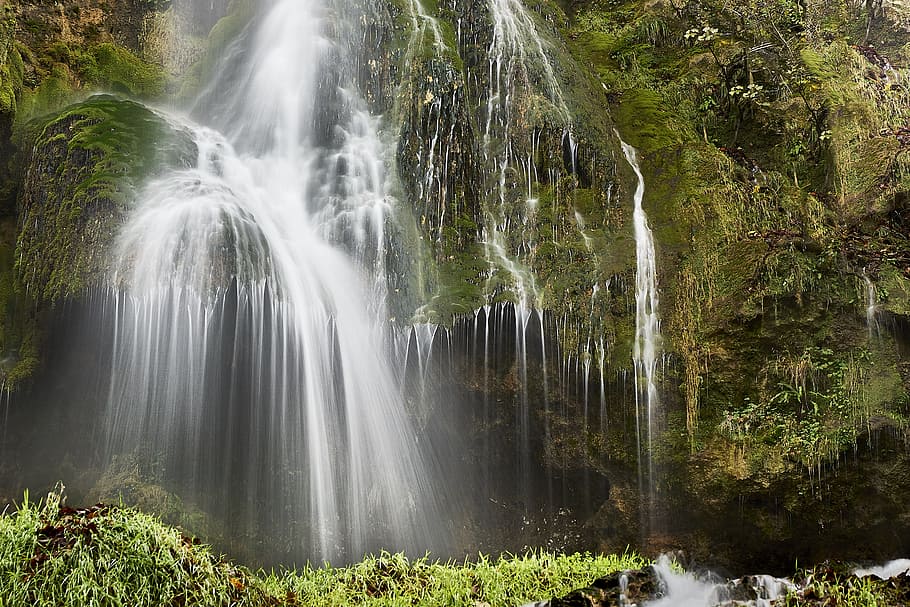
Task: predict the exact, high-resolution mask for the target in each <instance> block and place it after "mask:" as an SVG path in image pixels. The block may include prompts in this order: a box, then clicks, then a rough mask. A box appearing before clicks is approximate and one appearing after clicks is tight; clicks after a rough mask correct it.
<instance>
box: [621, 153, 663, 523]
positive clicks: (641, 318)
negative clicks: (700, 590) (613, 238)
mask: <svg viewBox="0 0 910 607" xmlns="http://www.w3.org/2000/svg"><path fill="white" fill-rule="evenodd" d="M620 142H621V144H622V149H623V152H624V153H625V156H626V160H627V161H628V162H629V165H631V167H632V170H633V171H635V176H636V177H637V178H638V184H637V186H636V188H635V196H634V198H635V211H634V214H633V223H634V227H635V260H636V273H635V343H634V345H633V350H632V359H633V362H634V364H635V386H636V390H635V399H636V400H635V406H636V419H637V420H642V409H643V410H644V426H645V427H644V439H645V443H646V444H645V445H644V450H643V451H642V446H641V445H640V446H639V452H640V453H641V455H642V457H641V458H640V460H639V461H640V462H641V461H642V460H644V462H645V463H646V467H647V475H648V488H649V489H648V494H649V495H648V497H649V507H650V509H651V511H652V514H653V508H654V501H655V498H656V496H655V483H654V480H655V479H654V465H653V458H652V449H653V441H654V434H655V426H656V421H657V412H658V407H659V406H660V395H659V393H658V389H657V360H658V356H657V353H658V349H659V347H660V316H659V314H658V312H659V301H658V294H657V255H656V253H655V250H654V235H653V234H652V233H651V228H650V227H649V226H648V216H647V214H646V213H645V210H644V208H643V207H642V201H643V200H644V195H645V178H644V176H643V175H642V173H641V168H640V167H639V165H638V156H637V154H636V151H635V148H633V147H632V146H630V145H629V144H627V143H626V142H624V141H620ZM638 423H639V426H640V425H641V421H639V422H638ZM641 434H642V433H641V431H639V436H640V437H641ZM640 474H641V471H640Z"/></svg>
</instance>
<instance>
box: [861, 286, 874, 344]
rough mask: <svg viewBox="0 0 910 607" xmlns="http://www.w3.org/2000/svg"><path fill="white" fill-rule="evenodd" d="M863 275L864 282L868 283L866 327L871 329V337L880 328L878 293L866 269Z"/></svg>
mask: <svg viewBox="0 0 910 607" xmlns="http://www.w3.org/2000/svg"><path fill="white" fill-rule="evenodd" d="M862 277H863V283H864V284H865V285H866V327H868V329H869V337H873V336H874V335H875V332H876V329H877V328H878V321H877V319H876V316H877V315H878V293H877V292H876V290H875V283H873V282H872V279H871V278H869V276H868V275H867V274H866V271H865V270H863V272H862Z"/></svg>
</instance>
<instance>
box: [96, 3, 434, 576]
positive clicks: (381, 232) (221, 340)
mask: <svg viewBox="0 0 910 607" xmlns="http://www.w3.org/2000/svg"><path fill="white" fill-rule="evenodd" d="M344 4H345V3H343V2H338V3H332V2H331V1H330V0H326V2H324V3H323V2H320V0H308V1H303V2H301V1H300V0H282V1H279V2H276V3H274V4H273V5H271V6H270V7H269V8H268V10H267V12H266V14H264V15H263V16H262V17H261V20H260V21H259V23H258V29H257V31H256V32H255V35H254V36H253V37H252V39H251V41H252V44H251V45H250V47H249V48H246V49H237V48H235V49H234V50H233V51H232V56H231V59H232V60H236V59H237V58H238V57H239V58H240V63H239V67H238V65H237V64H232V65H230V66H229V67H230V69H228V67H222V69H221V70H220V72H219V73H220V77H221V78H223V79H224V78H230V79H229V81H227V82H224V81H222V82H215V83H214V84H213V85H212V87H211V89H210V94H209V96H203V98H202V99H201V101H200V102H199V104H197V107H196V109H195V114H197V115H202V116H205V115H207V114H208V113H209V112H210V113H211V115H212V116H213V119H212V120H213V123H214V126H215V127H216V128H222V129H223V130H224V132H226V133H227V135H226V136H222V135H220V134H219V133H218V132H216V131H215V130H213V129H211V128H205V127H196V126H193V125H191V124H187V125H185V127H184V128H187V129H190V130H192V132H193V134H194V139H195V141H196V145H197V147H198V151H199V154H198V162H197V163H196V166H193V167H190V168H186V169H184V170H180V171H175V172H173V173H171V174H167V175H164V176H163V177H161V178H160V179H157V180H155V181H154V182H152V183H150V184H149V185H148V187H147V188H146V189H145V191H144V193H143V195H142V196H141V197H140V200H139V202H138V204H137V206H136V208H135V211H134V212H133V214H132V217H131V218H130V220H129V222H128V224H127V225H126V227H125V228H124V229H123V232H122V234H121V236H120V238H119V246H118V258H117V260H116V261H115V263H114V271H113V274H112V278H111V286H112V290H113V291H114V292H113V297H115V298H116V302H117V303H116V307H115V313H114V316H115V319H114V322H115V344H114V354H113V368H112V381H111V386H110V396H109V402H108V415H107V420H108V424H107V430H108V432H107V437H108V438H107V452H108V456H109V457H114V456H115V455H117V454H122V453H125V452H129V451H130V450H131V449H133V448H135V447H136V446H142V448H143V449H146V450H148V451H149V452H150V453H152V454H154V456H156V457H161V458H163V460H164V462H163V463H164V465H165V467H166V468H167V469H168V470H169V474H170V476H171V477H176V478H178V479H180V480H182V481H183V482H184V483H185V484H186V485H188V486H192V487H197V486H203V487H206V488H207V492H209V493H211V492H212V489H211V487H212V486H213V485H214V486H216V487H220V488H221V490H222V492H224V493H227V494H229V495H222V496H220V497H219V496H217V495H216V497H215V500H216V501H217V499H220V498H223V499H225V501H227V500H228V498H229V497H230V499H231V501H240V502H241V503H244V504H245V507H244V508H243V509H244V511H245V512H246V513H247V514H248V516H250V517H252V518H254V519H255V518H256V517H257V514H256V512H257V510H258V509H259V508H260V507H262V508H265V507H266V506H267V507H268V512H269V516H273V515H274V513H278V514H277V515H274V516H276V517H277V519H279V520H276V521H272V522H273V523H274V524H275V525H276V527H278V528H284V529H285V531H284V533H285V534H287V533H289V532H290V535H291V536H294V537H299V538H301V539H300V542H301V544H302V545H301V546H298V547H297V548H298V549H297V550H296V551H293V552H294V553H296V554H297V555H304V556H305V557H306V558H314V559H332V560H336V559H339V558H341V559H343V558H350V557H356V556H359V555H360V554H362V552H363V551H365V550H367V549H370V548H372V549H376V548H378V547H382V548H395V547H400V548H408V547H410V548H417V549H421V550H425V549H427V548H428V547H430V546H431V545H432V542H431V539H432V537H433V536H434V535H438V534H439V529H438V527H437V528H436V529H435V530H434V531H432V532H431V523H430V521H431V520H433V519H434V509H433V507H432V504H431V502H432V499H430V498H429V496H432V495H433V491H432V490H431V488H430V486H429V483H430V481H429V479H430V478H431V474H430V473H429V472H430V471H429V470H427V468H426V466H425V464H424V462H423V461H422V458H421V454H420V452H419V447H418V445H417V437H416V433H415V430H414V428H413V425H412V422H411V421H410V419H409V416H408V412H407V411H406V410H405V407H404V401H403V398H402V395H401V391H400V388H399V386H398V384H397V382H396V380H395V375H394V373H393V370H392V368H391V367H390V365H389V362H388V360H387V359H388V356H387V352H388V349H389V345H388V344H387V340H386V335H387V331H386V330H385V327H384V322H385V319H386V318H387V317H388V315H387V312H386V303H385V294H386V290H387V289H386V286H385V285H386V278H387V277H386V276H385V270H384V260H385V255H386V248H387V246H388V243H387V237H386V234H385V222H386V220H387V213H388V211H389V208H390V204H391V203H390V199H389V196H388V194H387V191H386V190H387V188H386V184H385V176H384V166H385V159H384V158H383V153H384V150H385V149H386V147H385V146H384V145H383V144H382V142H381V141H380V140H379V138H378V136H377V120H376V119H375V118H374V117H372V116H370V115H369V114H368V112H367V111H366V109H365V104H364V103H363V101H362V99H361V98H360V97H359V94H358V93H357V89H356V86H355V84H354V81H353V78H352V77H351V76H350V74H351V73H352V72H353V71H354V68H353V66H352V64H353V58H352V57H351V56H350V54H349V52H348V48H349V47H348V45H347V44H346V43H347V42H348V41H346V40H339V39H336V38H333V37H332V33H335V35H336V36H340V34H338V32H339V31H341V30H343V28H341V27H339V26H338V25H337V23H333V26H332V27H331V28H330V27H327V24H328V21H329V20H328V17H327V16H326V15H327V14H329V13H331V14H332V20H333V21H335V22H343V23H347V24H350V23H355V24H356V23H357V20H356V18H352V16H350V15H346V14H345V12H346V11H347V10H348V7H346V6H345V5H344ZM304 57H305V58H306V60H301V58H304ZM339 74H340V75H339ZM229 75H230V76H229ZM224 87H230V90H231V91H239V92H237V93H234V94H233V96H232V97H222V98H220V99H219V98H218V93H217V91H219V90H222V89H223V88H224ZM212 95H214V97H213V96H212ZM225 101H226V102H225ZM377 462H381V464H379V465H377ZM216 493H217V492H216ZM238 493H239V495H238ZM258 516H260V517H261V516H262V515H258ZM232 518H234V519H236V518H237V517H236V516H234V517H232ZM251 524H252V526H253V527H254V528H255V526H256V523H255V521H251Z"/></svg>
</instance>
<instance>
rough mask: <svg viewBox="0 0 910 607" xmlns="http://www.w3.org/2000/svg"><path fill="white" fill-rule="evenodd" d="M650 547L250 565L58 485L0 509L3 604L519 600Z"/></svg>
mask: <svg viewBox="0 0 910 607" xmlns="http://www.w3.org/2000/svg"><path fill="white" fill-rule="evenodd" d="M645 565H647V561H646V560H645V559H643V558H641V557H639V556H636V555H631V554H627V555H624V556H592V555H579V554H575V555H553V554H547V553H534V554H528V555H525V556H520V557H513V556H504V557H500V558H497V559H491V558H487V557H484V556H480V557H478V558H477V559H476V560H475V561H473V562H464V563H454V562H449V563H441V562H438V561H431V560H430V559H429V558H426V557H425V558H420V559H416V560H411V559H408V558H407V557H405V556H404V555H401V554H386V553H384V554H381V555H379V556H371V557H367V558H366V559H364V560H363V561H362V562H360V563H357V564H356V565H353V566H350V567H331V566H329V565H325V566H323V567H320V568H316V567H305V568H303V569H301V570H299V571H293V572H290V571H288V572H271V573H265V572H259V573H255V574H254V573H251V572H250V571H248V570H247V569H245V568H243V567H238V566H236V565H233V564H231V563H229V562H227V561H225V560H224V559H223V558H221V557H219V556H217V555H215V554H214V553H213V552H212V551H211V549H210V548H208V547H207V546H205V545H202V544H200V543H199V542H198V541H197V540H195V539H192V538H189V537H187V536H186V535H184V534H182V533H181V532H180V531H179V530H177V529H174V528H172V527H168V526H166V525H163V524H162V523H161V522H160V521H159V520H158V519H157V518H155V517H152V516H149V515H146V514H143V513H141V512H138V511H136V510H133V509H129V508H119V507H112V506H104V505H100V504H99V505H96V506H93V507H91V508H83V509H73V508H68V507H66V506H64V505H63V499H62V498H61V495H60V493H59V492H56V493H51V494H50V495H48V497H47V498H46V499H45V500H42V501H40V502H38V503H35V502H32V501H30V500H29V499H28V495H27V494H26V498H25V500H23V502H22V503H21V504H20V505H19V507H18V509H17V510H16V511H15V512H13V513H11V514H7V515H5V516H2V517H0V607H19V606H26V605H28V606H41V605H54V606H55V607H70V606H72V607H76V606H79V607H92V606H99V607H100V606H104V607H107V606H111V607H117V606H121V605H123V606H127V605H129V606H130V607H142V606H145V605H148V606H153V605H154V606H156V607H158V606H162V605H173V606H183V605H200V606H208V605H213V606H214V605H219V606H221V605H223V606H238V607H240V606H259V605H263V606H267V605H325V606H333V605H338V606H341V605H346V606H347V605H362V606H379V605H389V606H393V605H448V606H453V607H455V606H461V605H464V606H466V607H474V606H475V605H478V604H484V603H487V604H490V605H519V604H522V603H525V602H528V601H532V600H540V599H546V598H549V597H553V596H560V595H564V594H567V593H568V592H570V591H571V590H572V589H574V588H578V587H583V586H586V585H588V584H590V583H591V582H592V581H593V580H594V579H596V578H598V577H602V576H605V575H607V574H609V573H612V572H615V571H618V570H622V569H637V568H640V567H643V566H645Z"/></svg>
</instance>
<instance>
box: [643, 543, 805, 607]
mask: <svg viewBox="0 0 910 607" xmlns="http://www.w3.org/2000/svg"><path fill="white" fill-rule="evenodd" d="M654 571H655V573H657V577H658V579H659V580H660V585H661V593H662V594H663V596H662V598H659V599H656V600H653V601H646V602H645V603H644V606H645V607H715V606H719V605H742V606H744V607H745V606H748V607H770V606H771V605H772V604H773V603H774V602H775V601H776V600H777V599H779V598H781V597H783V596H785V595H786V594H787V593H788V591H790V590H791V589H793V588H794V586H793V584H792V583H791V582H790V581H789V580H785V579H779V578H775V577H771V576H769V575H753V576H748V577H746V578H742V579H741V580H736V581H734V582H729V583H728V582H723V581H721V580H719V579H711V578H710V577H709V578H708V579H702V578H699V577H697V576H695V575H693V574H691V573H685V572H683V573H681V572H679V571H675V570H674V568H673V565H672V562H671V561H670V559H669V558H668V557H667V556H666V555H663V556H661V557H660V559H658V561H657V563H656V564H655V565H654ZM743 584H746V585H747V586H748V588H740V587H741V586H742V585H743ZM747 597H749V598H747ZM751 597H756V598H751Z"/></svg>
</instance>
